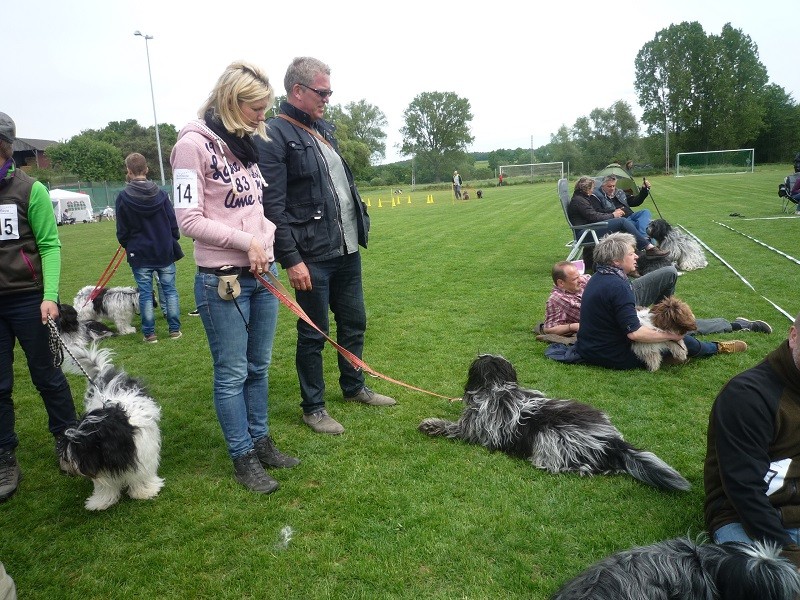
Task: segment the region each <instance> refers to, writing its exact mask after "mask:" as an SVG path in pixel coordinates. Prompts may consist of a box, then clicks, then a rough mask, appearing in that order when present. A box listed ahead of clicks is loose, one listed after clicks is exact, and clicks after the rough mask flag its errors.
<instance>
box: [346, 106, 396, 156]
mask: <svg viewBox="0 0 800 600" xmlns="http://www.w3.org/2000/svg"><path fill="white" fill-rule="evenodd" d="M344 108H345V109H344V111H343V112H342V115H341V119H342V122H343V123H344V124H346V125H347V127H348V129H349V131H350V137H351V138H352V139H353V140H356V141H358V142H360V143H362V144H365V145H366V146H367V147H368V148H369V151H370V162H371V163H372V164H375V163H377V162H378V161H379V160H380V159H382V158H384V157H385V156H386V132H385V131H383V128H384V127H386V125H387V121H386V115H384V114H383V112H381V110H380V109H379V108H378V107H377V106H373V105H371V104H368V103H367V101H366V100H359V101H358V102H350V103H349V104H347V105H346V106H345V107H344ZM338 125H339V123H337V126H338Z"/></svg>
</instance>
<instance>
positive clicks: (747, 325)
mask: <svg viewBox="0 0 800 600" xmlns="http://www.w3.org/2000/svg"><path fill="white" fill-rule="evenodd" d="M733 322H734V323H738V324H739V325H741V326H742V329H746V330H747V331H755V332H756V333H772V327H771V326H770V324H769V323H767V322H766V321H751V320H750V319H745V318H744V317H736V319H734V321H733Z"/></svg>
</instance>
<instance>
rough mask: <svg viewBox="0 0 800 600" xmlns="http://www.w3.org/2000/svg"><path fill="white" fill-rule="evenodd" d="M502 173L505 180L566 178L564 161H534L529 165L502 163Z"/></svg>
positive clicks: (532, 180)
mask: <svg viewBox="0 0 800 600" xmlns="http://www.w3.org/2000/svg"><path fill="white" fill-rule="evenodd" d="M500 174H501V175H502V176H503V182H504V183H505V182H511V181H514V182H517V183H523V182H528V181H530V182H531V183H532V182H534V181H548V180H553V181H555V180H557V179H563V178H564V163H563V162H550V163H532V164H528V165H502V166H501V167H500Z"/></svg>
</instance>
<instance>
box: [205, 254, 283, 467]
mask: <svg viewBox="0 0 800 600" xmlns="http://www.w3.org/2000/svg"><path fill="white" fill-rule="evenodd" d="M270 270H271V271H272V272H273V273H275V274H277V269H276V268H275V265H272V267H271V268H270ZM218 284H219V279H218V277H217V276H216V275H212V274H209V273H197V275H196V276H195V280H194V300H195V302H196V306H197V310H198V312H199V313H200V318H201V319H202V321H203V327H204V328H205V330H206V337H207V338H208V345H209V347H210V349H211V358H212V360H213V363H214V408H215V409H216V411H217V419H219V424H220V426H221V427H222V435H223V436H224V437H225V444H226V445H227V447H228V453H229V454H230V456H231V458H232V459H234V460H235V459H237V458H239V457H240V456H242V455H243V454H246V453H247V452H249V451H250V450H252V449H253V444H254V442H256V441H258V440H260V439H261V438H263V437H264V436H266V435H267V434H268V433H269V424H268V416H267V411H268V405H269V365H270V362H271V361H272V342H273V340H274V339H275V329H276V326H277V323H278V299H277V298H276V297H275V296H273V295H272V294H271V293H270V292H269V291H268V290H267V289H266V288H265V287H264V286H263V285H261V284H260V283H259V282H258V281H256V279H255V278H254V277H253V276H252V275H251V274H250V273H249V272H246V271H245V272H244V273H242V274H241V275H240V276H239V285H240V286H241V288H242V292H241V294H240V295H239V297H238V298H236V301H235V303H234V301H233V300H223V299H222V298H220V297H219V294H218V293H217V285H218ZM237 304H238V309H237ZM239 310H241V311H242V314H239ZM245 321H247V326H245Z"/></svg>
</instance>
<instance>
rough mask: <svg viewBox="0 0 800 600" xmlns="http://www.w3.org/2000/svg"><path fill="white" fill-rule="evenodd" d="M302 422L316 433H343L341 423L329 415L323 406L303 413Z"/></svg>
mask: <svg viewBox="0 0 800 600" xmlns="http://www.w3.org/2000/svg"><path fill="white" fill-rule="evenodd" d="M303 423H305V424H306V425H308V426H309V427H311V429H312V430H313V431H315V432H316V433H327V434H328V435H339V434H340V433H344V427H342V424H341V423H339V422H338V421H337V420H336V419H334V418H333V417H331V416H330V415H329V414H328V411H327V410H325V409H324V408H323V409H322V410H318V411H316V412H313V413H311V414H308V415H305V414H304V415H303Z"/></svg>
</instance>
